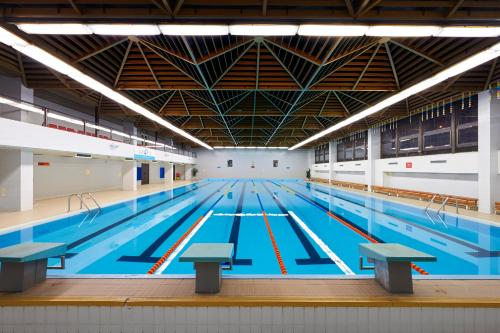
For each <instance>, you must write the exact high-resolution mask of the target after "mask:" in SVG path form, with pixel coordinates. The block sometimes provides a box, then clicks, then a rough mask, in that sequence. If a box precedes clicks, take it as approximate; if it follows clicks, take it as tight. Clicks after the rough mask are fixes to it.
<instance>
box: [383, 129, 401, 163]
mask: <svg viewBox="0 0 500 333" xmlns="http://www.w3.org/2000/svg"><path fill="white" fill-rule="evenodd" d="M380 135H381V136H382V138H381V141H382V158H387V157H395V156H396V153H397V152H396V129H390V128H387V127H385V128H382V129H381V132H380Z"/></svg>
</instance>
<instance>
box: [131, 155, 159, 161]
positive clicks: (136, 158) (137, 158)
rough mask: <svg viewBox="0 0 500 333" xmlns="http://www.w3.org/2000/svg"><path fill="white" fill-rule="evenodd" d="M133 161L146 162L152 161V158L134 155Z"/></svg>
mask: <svg viewBox="0 0 500 333" xmlns="http://www.w3.org/2000/svg"><path fill="white" fill-rule="evenodd" d="M134 159H135V160H146V161H154V159H155V158H154V156H148V155H141V154H134Z"/></svg>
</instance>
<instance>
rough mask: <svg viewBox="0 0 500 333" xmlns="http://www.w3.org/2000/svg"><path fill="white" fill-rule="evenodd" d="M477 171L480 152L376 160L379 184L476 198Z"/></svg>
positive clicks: (376, 183)
mask: <svg viewBox="0 0 500 333" xmlns="http://www.w3.org/2000/svg"><path fill="white" fill-rule="evenodd" d="M407 163H411V165H409V164H407ZM410 166H411V167H410ZM477 173H478V153H477V152H470V153H457V154H439V155H424V156H412V157H399V158H386V159H379V160H376V161H375V185H377V186H387V187H396V188H402V189H413V190H418V191H426V192H436V193H445V194H452V195H463V196H470V197H475V198H477V196H478V190H477V189H478V184H477Z"/></svg>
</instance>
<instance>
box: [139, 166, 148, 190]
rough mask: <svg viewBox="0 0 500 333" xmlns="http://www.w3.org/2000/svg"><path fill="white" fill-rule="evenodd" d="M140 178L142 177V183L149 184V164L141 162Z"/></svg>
mask: <svg viewBox="0 0 500 333" xmlns="http://www.w3.org/2000/svg"><path fill="white" fill-rule="evenodd" d="M141 176H142V177H141V178H142V183H141V184H142V185H147V184H149V164H147V163H142V164H141Z"/></svg>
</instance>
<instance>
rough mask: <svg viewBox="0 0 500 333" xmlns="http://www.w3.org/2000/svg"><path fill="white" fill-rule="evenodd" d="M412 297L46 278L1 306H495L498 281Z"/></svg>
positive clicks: (257, 282)
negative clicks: (203, 290) (202, 291)
mask: <svg viewBox="0 0 500 333" xmlns="http://www.w3.org/2000/svg"><path fill="white" fill-rule="evenodd" d="M414 289H415V293H414V294H413V295H409V296H408V295H406V296H405V295H391V294H389V293H387V292H386V291H385V290H384V289H382V288H381V287H380V286H379V285H378V284H377V283H376V282H375V281H374V280H372V279H363V280H348V279H346V280H326V279H325V280H295V279H280V280H278V279H253V280H252V279H225V280H224V281H223V284H222V290H221V292H220V293H219V294H218V295H197V294H195V293H194V279H48V280H47V281H46V282H44V283H42V284H40V285H38V286H36V287H34V288H32V289H30V290H29V291H26V292H23V293H17V294H3V295H2V294H0V306H1V305H13V304H19V303H23V304H26V305H29V304H38V305H40V304H69V303H71V304H79V303H82V304H87V303H90V304H108V305H113V303H116V304H115V305H119V304H124V303H127V304H140V305H143V306H144V305H148V304H151V305H155V304H156V305H161V304H163V305H168V306H174V305H177V306H179V305H200V306H201V305H207V304H213V305H216V304H217V305H232V306H233V305H251V304H260V305H266V304H267V305H284V304H288V305H301V306H306V305H314V304H322V305H332V306H333V305H335V306H336V305H339V306H357V305H359V306H375V305H376V306H401V305H406V306H412V304H414V305H418V306H432V305H434V306H460V307H468V306H483V307H500V281H495V280H482V281H479V280H475V281H474V280H469V281H446V280H417V281H415V282H414Z"/></svg>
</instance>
